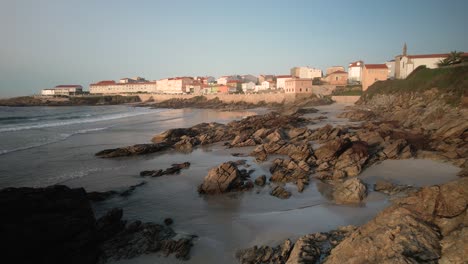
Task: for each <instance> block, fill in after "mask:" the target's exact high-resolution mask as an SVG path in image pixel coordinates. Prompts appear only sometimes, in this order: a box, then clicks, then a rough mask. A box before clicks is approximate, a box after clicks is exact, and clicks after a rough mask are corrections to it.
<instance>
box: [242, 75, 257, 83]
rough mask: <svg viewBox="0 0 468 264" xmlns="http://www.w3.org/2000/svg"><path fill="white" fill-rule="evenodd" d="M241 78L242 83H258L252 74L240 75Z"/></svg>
mask: <svg viewBox="0 0 468 264" xmlns="http://www.w3.org/2000/svg"><path fill="white" fill-rule="evenodd" d="M241 78H242V82H243V83H249V82H253V83H257V82H258V78H257V76H254V75H252V74H246V75H242V76H241Z"/></svg>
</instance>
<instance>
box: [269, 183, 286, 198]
mask: <svg viewBox="0 0 468 264" xmlns="http://www.w3.org/2000/svg"><path fill="white" fill-rule="evenodd" d="M270 195H272V196H276V197H278V198H280V199H288V198H289V197H291V192H289V191H287V190H286V189H284V188H283V187H282V186H276V187H274V188H273V190H271V192H270Z"/></svg>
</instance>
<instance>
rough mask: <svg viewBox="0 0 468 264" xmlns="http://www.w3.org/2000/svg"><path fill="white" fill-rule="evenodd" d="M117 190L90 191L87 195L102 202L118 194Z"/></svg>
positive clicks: (90, 198)
mask: <svg viewBox="0 0 468 264" xmlns="http://www.w3.org/2000/svg"><path fill="white" fill-rule="evenodd" d="M117 194H118V192H116V191H106V192H88V193H86V197H88V199H89V200H90V201H92V202H101V201H104V200H107V199H109V198H111V197H112V196H114V195H117Z"/></svg>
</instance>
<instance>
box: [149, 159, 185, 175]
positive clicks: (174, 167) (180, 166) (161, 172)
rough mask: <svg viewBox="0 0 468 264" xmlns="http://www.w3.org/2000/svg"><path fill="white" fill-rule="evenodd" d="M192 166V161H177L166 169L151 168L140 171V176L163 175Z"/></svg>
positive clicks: (178, 171) (176, 172)
mask: <svg viewBox="0 0 468 264" xmlns="http://www.w3.org/2000/svg"><path fill="white" fill-rule="evenodd" d="M188 167H190V162H184V163H176V164H172V165H171V167H169V168H167V169H165V170H161V169H159V170H150V171H142V172H140V176H151V177H160V176H163V175H172V174H178V173H180V171H181V170H182V169H187V168H188Z"/></svg>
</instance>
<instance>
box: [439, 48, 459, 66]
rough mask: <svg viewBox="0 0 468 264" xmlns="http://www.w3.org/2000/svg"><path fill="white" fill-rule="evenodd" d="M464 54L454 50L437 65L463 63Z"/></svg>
mask: <svg viewBox="0 0 468 264" xmlns="http://www.w3.org/2000/svg"><path fill="white" fill-rule="evenodd" d="M462 55H463V52H458V51H452V52H450V54H449V56H448V57H447V58H445V59H443V60H440V61H439V63H437V65H439V67H443V66H450V65H454V64H459V63H462V62H463V57H462Z"/></svg>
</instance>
